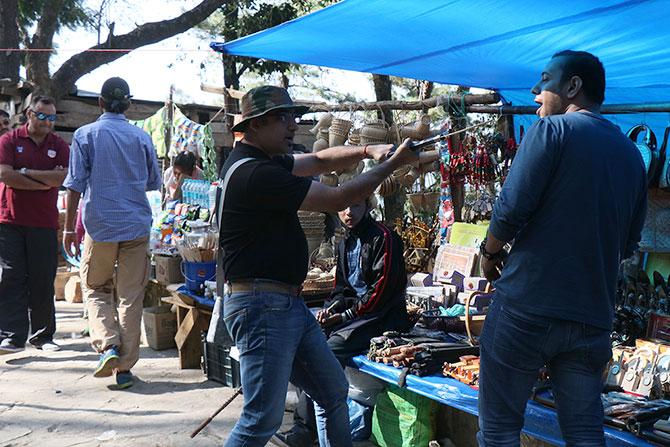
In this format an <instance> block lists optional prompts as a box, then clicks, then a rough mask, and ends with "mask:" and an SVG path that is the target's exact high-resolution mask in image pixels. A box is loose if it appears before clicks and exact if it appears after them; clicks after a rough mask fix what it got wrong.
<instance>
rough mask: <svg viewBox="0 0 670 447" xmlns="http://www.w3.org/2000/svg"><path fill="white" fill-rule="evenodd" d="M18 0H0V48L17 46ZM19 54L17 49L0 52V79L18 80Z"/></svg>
mask: <svg viewBox="0 0 670 447" xmlns="http://www.w3.org/2000/svg"><path fill="white" fill-rule="evenodd" d="M18 4H19V1H18V0H1V1H0V48H17V49H18V48H19V27H18V26H16V21H17V19H18V14H19V6H18ZM20 64H21V54H20V53H19V52H18V51H11V52H2V53H0V79H5V78H6V79H11V80H12V81H14V82H18V81H19V66H20Z"/></svg>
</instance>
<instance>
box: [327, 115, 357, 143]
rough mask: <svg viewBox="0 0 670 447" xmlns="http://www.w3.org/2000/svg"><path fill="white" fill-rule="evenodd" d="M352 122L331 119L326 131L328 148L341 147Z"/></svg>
mask: <svg viewBox="0 0 670 447" xmlns="http://www.w3.org/2000/svg"><path fill="white" fill-rule="evenodd" d="M351 125H352V122H351V121H349V120H345V119H342V118H333V120H332V122H331V124H330V128H329V129H328V143H329V145H330V147H334V146H341V145H343V144H344V142H345V141H346V140H347V137H348V136H349V129H351Z"/></svg>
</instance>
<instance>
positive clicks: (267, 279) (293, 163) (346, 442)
mask: <svg viewBox="0 0 670 447" xmlns="http://www.w3.org/2000/svg"><path fill="white" fill-rule="evenodd" d="M241 108H242V120H241V121H240V122H239V123H238V124H237V125H235V126H234V127H233V129H232V130H233V131H241V132H244V138H243V139H242V141H240V142H238V143H237V144H236V145H235V149H234V150H233V151H232V153H231V155H230V156H229V157H228V159H227V160H226V163H225V165H224V166H223V169H222V171H221V172H222V177H223V178H224V179H225V178H226V176H227V175H228V174H230V178H229V182H228V184H227V188H226V191H225V192H224V205H223V211H222V219H221V237H220V244H221V249H222V250H223V252H224V255H223V269H224V271H225V275H226V279H227V281H228V287H229V290H228V293H227V294H226V296H225V304H224V321H225V324H226V327H227V329H228V330H229V332H230V334H231V335H232V337H233V340H234V341H235V345H236V346H237V348H238V349H239V351H240V369H241V378H242V389H243V392H244V409H243V411H242V415H241V416H240V419H239V421H238V422H237V424H236V425H235V428H234V429H233V431H232V433H231V435H230V437H229V439H228V441H227V442H226V444H225V445H226V446H228V447H232V446H242V445H244V446H250V447H251V446H263V445H265V444H266V443H267V442H268V440H269V439H270V437H271V436H272V435H273V434H274V433H275V432H276V431H277V429H278V428H279V427H280V425H281V422H282V417H283V413H284V402H285V398H286V388H287V386H288V382H289V379H290V380H291V382H293V383H295V384H296V385H298V386H300V388H302V389H304V390H305V391H306V392H307V393H308V394H309V395H310V396H311V397H312V398H313V399H314V401H315V403H316V405H315V406H316V416H317V427H318V431H319V441H320V443H321V445H332V446H338V447H346V446H350V445H351V436H350V433H349V415H348V409H347V403H346V399H347V389H348V385H347V380H346V378H345V376H344V373H343V371H342V368H341V366H340V364H339V362H338V361H337V359H336V358H335V356H334V355H333V353H332V351H331V350H330V348H329V347H328V344H327V343H326V338H325V336H324V334H323V332H322V331H321V328H320V327H319V324H318V323H317V321H316V319H315V318H314V316H313V315H312V314H311V312H310V311H309V309H307V306H305V304H304V302H303V301H302V300H301V299H300V297H299V296H298V293H299V288H300V285H301V284H302V282H303V281H304V279H305V277H306V275H307V263H308V254H307V241H306V240H305V235H304V233H303V231H302V229H301V227H300V222H299V220H298V217H297V211H298V210H299V209H301V210H308V211H333V212H334V211H338V210H341V209H344V208H346V207H347V206H348V204H350V203H354V202H360V201H362V200H365V198H366V197H367V196H369V195H370V194H372V193H373V191H374V190H375V188H376V187H377V186H378V185H379V184H380V183H381V182H382V181H383V180H384V179H385V178H386V177H388V176H389V175H391V174H392V173H393V171H394V170H395V169H396V168H398V167H400V166H401V165H403V164H406V163H412V162H414V161H415V160H417V155H416V154H415V153H413V152H412V151H411V150H409V148H408V145H407V144H406V143H404V144H402V145H401V146H400V147H399V148H398V150H397V151H396V152H395V154H394V155H393V156H391V157H390V158H389V159H388V160H387V161H383V160H385V159H386V158H387V155H388V153H389V150H390V149H391V147H392V146H391V145H388V144H384V145H368V146H365V147H356V146H348V147H337V148H330V149H326V150H324V151H321V152H318V153H312V154H296V155H292V156H291V155H287V154H288V153H289V151H290V149H291V146H292V144H293V136H294V134H295V131H296V130H297V129H298V126H297V125H296V121H295V118H296V115H300V114H302V113H305V112H306V111H307V108H306V107H302V106H296V105H294V104H293V102H292V101H291V98H290V97H289V95H288V92H287V91H286V90H284V89H282V88H279V87H272V86H263V87H258V88H255V89H252V90H250V91H249V92H248V93H247V94H246V95H244V97H243V98H242V107H241ZM364 158H373V159H375V160H377V161H381V163H380V164H379V165H377V166H376V167H374V168H373V169H371V170H370V171H368V172H366V173H364V174H362V175H360V176H358V177H357V178H355V179H353V180H352V181H350V182H348V183H345V184H343V185H340V186H339V187H335V188H333V187H329V186H326V185H324V184H322V183H319V182H314V181H312V179H311V176H314V175H317V174H320V173H323V172H330V171H336V170H342V169H344V168H347V167H349V166H351V165H353V164H356V163H358V162H360V161H361V160H362V159H364Z"/></svg>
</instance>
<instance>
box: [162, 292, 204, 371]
mask: <svg viewBox="0 0 670 447" xmlns="http://www.w3.org/2000/svg"><path fill="white" fill-rule="evenodd" d="M173 286H177V287H178V286H179V284H177V285H171V286H168V291H169V292H170V296H167V297H163V298H161V301H162V302H164V303H167V304H174V305H175V306H176V307H177V334H176V335H175V337H174V340H175V342H176V343H177V350H178V351H179V367H180V368H181V369H198V368H200V358H201V357H202V339H201V334H202V332H203V331H206V330H207V329H208V328H209V320H210V319H211V317H212V310H211V309H209V308H207V307H205V306H202V305H201V304H198V303H197V302H195V301H194V300H193V299H192V298H190V297H189V296H187V295H184V294H182V293H179V292H177V290H176V287H173Z"/></svg>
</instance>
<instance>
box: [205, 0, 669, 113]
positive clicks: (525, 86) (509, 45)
mask: <svg viewBox="0 0 670 447" xmlns="http://www.w3.org/2000/svg"><path fill="white" fill-rule="evenodd" d="M669 24H670V1H669V0H582V1H576V0H568V1H561V2H542V3H538V2H536V1H533V0H496V1H493V0H422V1H417V0H343V1H341V2H339V3H336V4H334V5H332V6H330V7H327V8H324V9H322V10H319V11H316V12H314V13H312V14H309V15H306V16H304V17H301V18H298V19H296V20H293V21H291V22H287V23H284V24H282V25H280V26H277V27H274V28H271V29H267V30H264V31H262V32H259V33H256V34H253V35H250V36H246V37H243V38H241V39H238V40H235V41H233V42H229V43H218V42H215V43H212V44H211V46H212V48H214V49H215V50H217V51H223V52H227V53H230V54H234V55H239V56H251V57H257V58H265V59H273V60H279V61H286V62H293V63H298V64H310V65H319V66H325V67H334V68H341V69H347V70H355V71H361V72H370V73H379V74H389V75H394V76H402V77H407V78H415V79H426V80H431V81H435V82H440V83H445V84H459V85H464V86H470V87H482V88H489V89H492V90H497V91H499V92H500V93H501V94H502V95H503V97H505V98H506V99H508V100H510V101H512V102H513V103H514V104H532V103H533V96H532V95H531V94H530V92H529V89H530V88H531V87H532V86H533V85H534V84H535V82H537V80H538V77H539V74H540V72H541V70H542V68H543V67H544V65H545V64H546V62H547V61H548V60H549V58H550V57H551V56H552V55H553V54H554V53H555V52H557V51H560V50H563V49H574V50H585V51H590V52H592V53H594V54H596V55H597V56H598V57H600V58H601V60H602V61H603V63H604V65H605V68H606V71H607V82H608V88H607V95H606V103H610V104H615V103H631V102H636V103H639V102H658V101H670V26H669ZM656 117H658V116H656ZM665 121H666V122H667V115H665Z"/></svg>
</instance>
